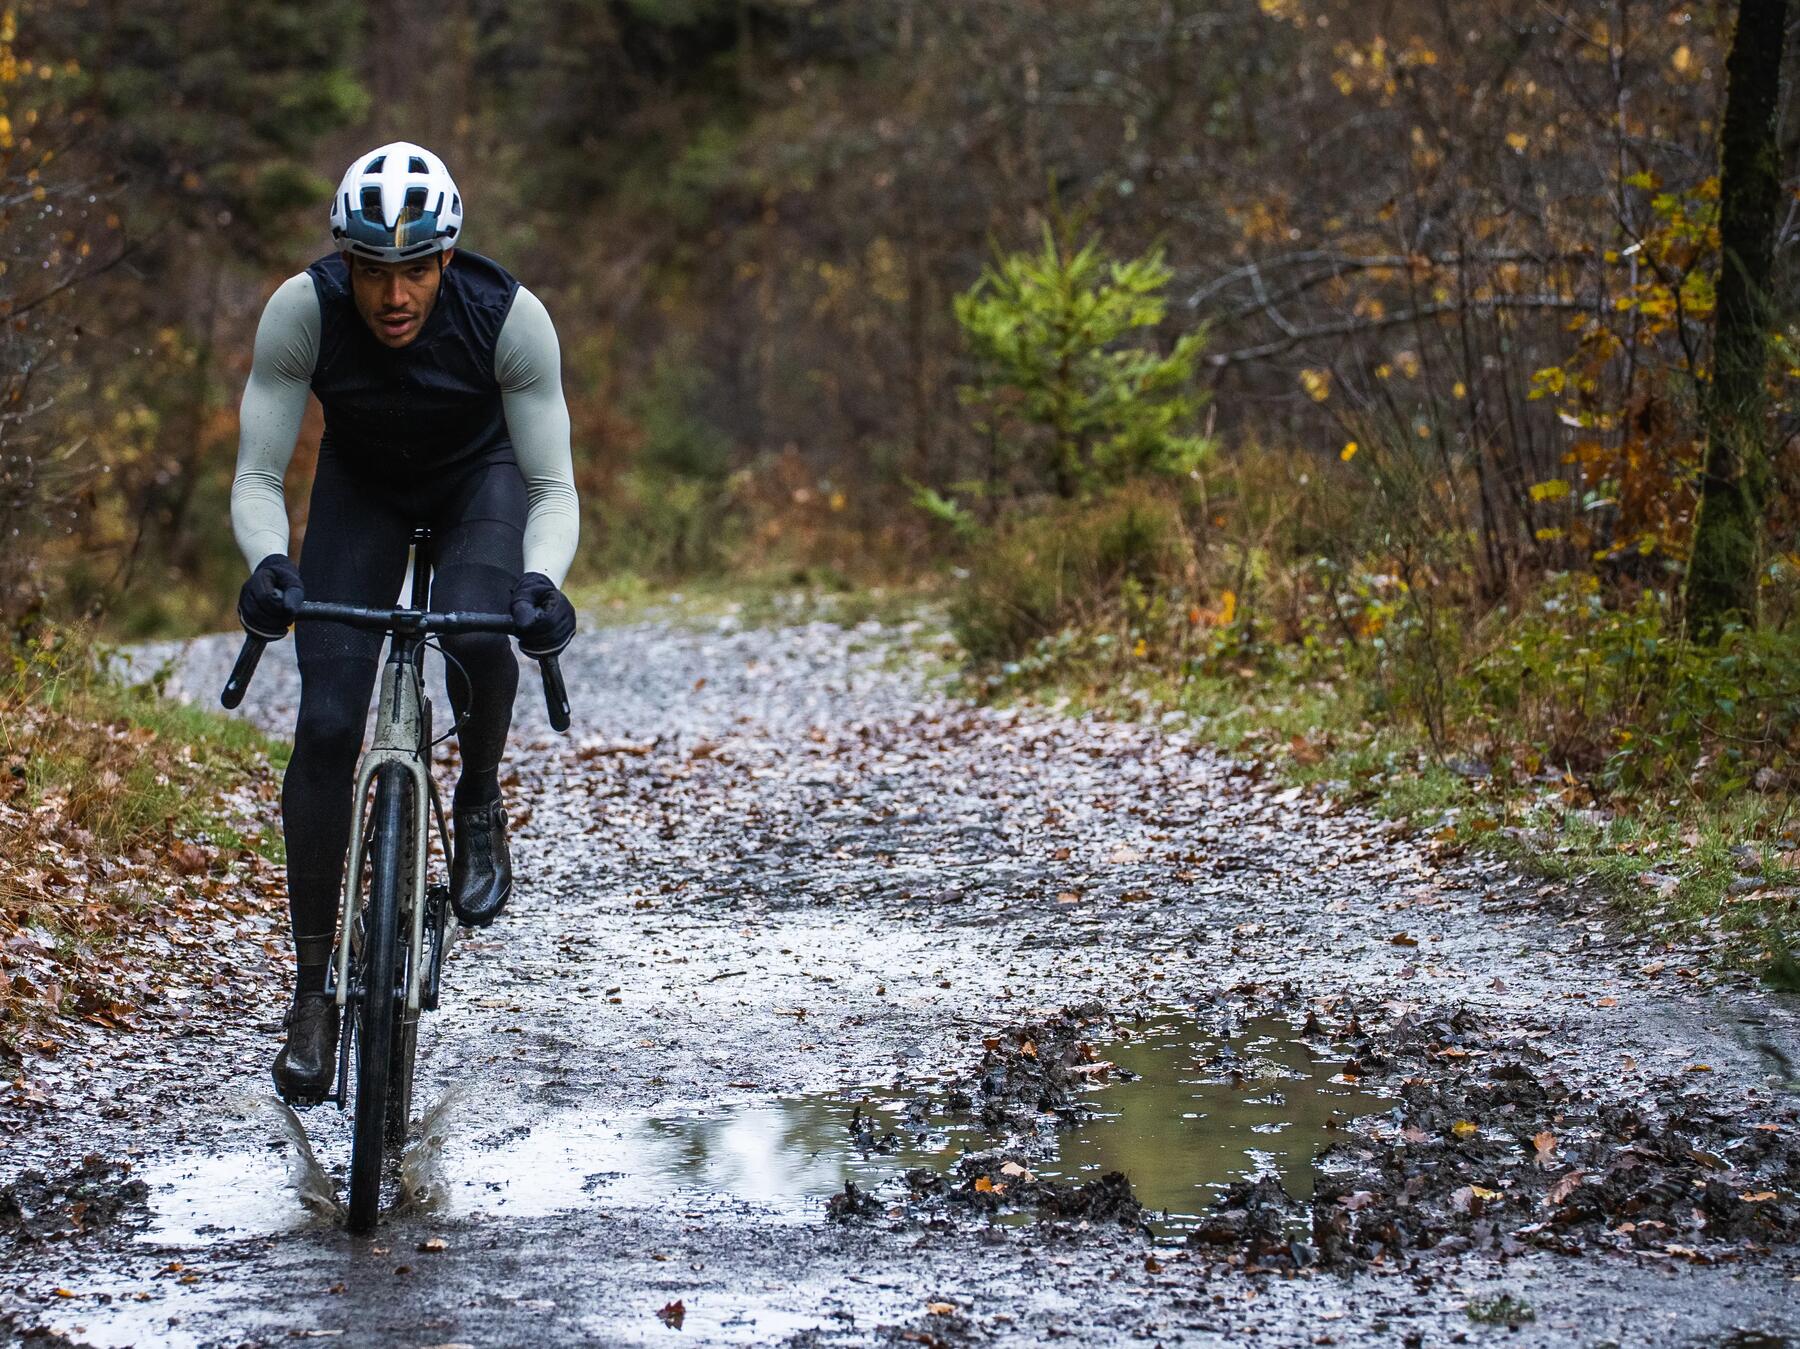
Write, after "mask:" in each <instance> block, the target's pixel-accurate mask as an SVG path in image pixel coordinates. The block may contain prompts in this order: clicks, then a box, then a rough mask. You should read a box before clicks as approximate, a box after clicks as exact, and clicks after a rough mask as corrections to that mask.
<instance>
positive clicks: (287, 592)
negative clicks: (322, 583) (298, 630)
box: [238, 553, 306, 642]
mask: <svg viewBox="0 0 1800 1349" xmlns="http://www.w3.org/2000/svg"><path fill="white" fill-rule="evenodd" d="M305 599H306V587H305V586H304V585H302V584H301V582H300V569H299V568H298V567H296V566H295V565H294V564H293V563H292V562H290V561H288V558H287V554H286V553H270V554H269V555H268V556H267V557H265V558H264V559H263V560H262V561H261V562H258V563H257V564H256V570H255V571H253V572H251V573H250V579H249V580H248V581H245V582H244V588H243V589H242V590H240V591H238V622H240V623H242V624H243V625H244V631H245V632H247V633H249V634H250V635H251V636H252V637H260V638H262V639H263V641H265V642H279V641H280V640H281V639H282V638H283V637H285V636H287V630H288V628H289V627H291V626H292V625H293V622H294V620H295V619H296V618H298V617H300V605H301V604H302V603H303V602H304V601H305Z"/></svg>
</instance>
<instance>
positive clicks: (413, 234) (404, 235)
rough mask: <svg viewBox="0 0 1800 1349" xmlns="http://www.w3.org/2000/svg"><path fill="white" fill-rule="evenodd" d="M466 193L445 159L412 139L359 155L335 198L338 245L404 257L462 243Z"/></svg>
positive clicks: (360, 253) (386, 258)
mask: <svg viewBox="0 0 1800 1349" xmlns="http://www.w3.org/2000/svg"><path fill="white" fill-rule="evenodd" d="M462 217H463V208H462V197H461V195H460V194H459V193H458V192H457V190H456V182H455V180H454V179H452V178H451V177H450V170H449V169H447V168H445V167H444V161H443V160H441V159H439V158H438V157H437V156H436V155H434V154H432V153H431V151H429V150H427V149H425V148H424V147H423V146H420V145H414V144H413V143H412V142H411V141H394V142H393V143H392V144H390V145H383V146H382V147H380V148H379V149H376V150H371V151H369V153H368V154H366V155H358V156H357V157H356V159H355V161H354V162H353V163H352V164H351V165H350V167H349V168H348V169H346V170H344V181H343V182H341V183H339V184H338V190H337V196H335V197H333V198H332V199H331V238H332V242H334V243H335V244H336V245H337V246H338V248H339V249H340V250H341V251H343V252H346V253H354V254H355V255H356V256H357V257H359V258H373V259H374V260H375V261H377V262H403V261H405V260H406V259H408V258H417V257H425V256H428V255H430V254H432V253H441V252H443V251H444V250H445V249H448V248H454V247H456V238H457V235H459V234H461V233H462Z"/></svg>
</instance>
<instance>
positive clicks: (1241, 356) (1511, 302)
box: [1206, 295, 1594, 368]
mask: <svg viewBox="0 0 1800 1349" xmlns="http://www.w3.org/2000/svg"><path fill="white" fill-rule="evenodd" d="M1593 307H1594V302H1593V301H1592V300H1585V299H1576V298H1570V297H1569V296H1564V295H1496V296H1493V297H1492V298H1490V299H1486V300H1470V301H1468V302H1467V303H1462V302H1458V301H1454V300H1446V301H1444V302H1443V303H1442V304H1426V305H1419V306H1417V307H1416V308H1412V309H1396V310H1395V311H1394V312H1393V313H1391V314H1383V315H1381V316H1380V317H1378V318H1361V317H1355V318H1347V319H1343V320H1340V321H1339V322H1337V323H1325V324H1321V325H1320V326H1318V327H1316V328H1303V329H1298V330H1296V331H1295V332H1293V333H1292V334H1291V335H1289V336H1286V337H1282V338H1279V339H1277V340H1276V341H1273V342H1264V343H1262V344H1261V345H1259V346H1254V347H1240V348H1239V349H1238V350H1236V351H1221V352H1215V353H1213V354H1212V355H1209V356H1208V357H1207V358H1206V361H1207V364H1209V365H1211V366H1213V367H1215V368H1223V367H1224V366H1228V365H1238V364H1241V363H1242V362H1244V361H1258V360H1262V359H1263V358H1264V357H1267V356H1279V355H1280V354H1281V353H1282V352H1284V351H1292V350H1293V349H1294V348H1295V347H1297V346H1300V345H1302V344H1303V343H1307V342H1316V341H1318V340H1319V339H1321V338H1325V337H1348V336H1350V335H1351V334H1352V333H1364V332H1374V331H1375V330H1376V329H1379V328H1394V327H1398V326H1400V325H1401V324H1404V323H1417V322H1419V321H1420V320H1422V319H1430V318H1437V317H1439V316H1440V315H1443V314H1460V313H1464V312H1469V313H1487V312H1491V311H1494V310H1498V309H1592V308H1593Z"/></svg>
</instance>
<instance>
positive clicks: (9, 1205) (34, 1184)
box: [0, 1153, 150, 1242]
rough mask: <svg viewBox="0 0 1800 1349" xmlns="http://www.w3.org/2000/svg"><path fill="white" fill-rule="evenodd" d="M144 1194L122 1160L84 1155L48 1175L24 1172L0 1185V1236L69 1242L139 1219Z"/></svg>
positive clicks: (144, 1187)
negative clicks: (66, 1168)
mask: <svg viewBox="0 0 1800 1349" xmlns="http://www.w3.org/2000/svg"><path fill="white" fill-rule="evenodd" d="M149 1194H150V1190H149V1187H148V1186H147V1185H145V1184H144V1182H143V1181H141V1180H138V1179H136V1178H135V1177H133V1176H132V1174H131V1167H130V1165H129V1164H128V1163H120V1162H109V1161H107V1160H106V1159H105V1158H103V1157H101V1156H99V1155H98V1154H97V1153H90V1154H89V1155H88V1156H86V1157H84V1158H82V1160H81V1164H80V1165H79V1166H77V1167H76V1168H75V1169H74V1170H72V1171H67V1172H64V1173H63V1174H62V1175H59V1176H56V1177H54V1178H52V1177H49V1176H46V1175H45V1174H44V1173H43V1172H42V1171H26V1172H24V1173H23V1174H21V1175H20V1176H19V1177H18V1178H17V1179H15V1180H13V1181H11V1182H10V1183H9V1184H7V1185H5V1186H0V1234H4V1235H6V1236H9V1237H11V1238H13V1239H14V1240H16V1241H21V1242H34V1241H69V1240H72V1239H74V1238H76V1237H82V1236H87V1235H89V1234H91V1233H94V1232H99V1231H103V1230H105V1229H106V1228H109V1227H113V1226H115V1225H118V1224H130V1223H132V1222H133V1221H138V1222H141V1221H142V1220H143V1217H144V1211H145V1200H146V1199H148V1198H149Z"/></svg>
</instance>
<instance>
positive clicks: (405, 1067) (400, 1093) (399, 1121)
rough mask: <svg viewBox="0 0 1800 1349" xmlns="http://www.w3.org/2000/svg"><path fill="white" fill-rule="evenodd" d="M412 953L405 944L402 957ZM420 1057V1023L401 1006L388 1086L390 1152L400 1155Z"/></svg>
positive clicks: (402, 974) (403, 975) (396, 1017)
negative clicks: (416, 1061)
mask: <svg viewBox="0 0 1800 1349" xmlns="http://www.w3.org/2000/svg"><path fill="white" fill-rule="evenodd" d="M410 950H411V945H410V943H406V942H404V941H403V942H402V944H401V955H402V957H404V956H405V955H406V954H407V953H408V952H409V951H410ZM406 964H407V962H406V961H405V960H404V959H402V961H401V969H400V987H401V988H402V989H404V988H405V987H406V979H407V969H406ZM418 1053H419V1023H418V1022H417V1021H416V1020H414V1019H413V1018H411V1017H409V1016H408V1015H407V1014H406V1009H405V1007H404V1006H401V1007H400V1008H399V1009H398V1010H397V1011H396V1012H395V1015H394V1054H393V1058H392V1060H391V1065H392V1066H391V1068H390V1070H389V1071H390V1072H391V1073H392V1075H393V1076H392V1080H391V1081H390V1083H389V1085H388V1101H387V1145H388V1149H389V1150H390V1151H394V1152H398V1151H399V1150H400V1149H402V1148H404V1147H405V1146H406V1130H407V1126H408V1125H409V1124H411V1123H412V1097H413V1063H414V1061H415V1060H416V1059H417V1058H418Z"/></svg>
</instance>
